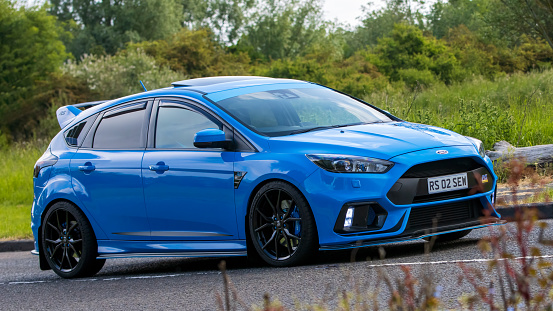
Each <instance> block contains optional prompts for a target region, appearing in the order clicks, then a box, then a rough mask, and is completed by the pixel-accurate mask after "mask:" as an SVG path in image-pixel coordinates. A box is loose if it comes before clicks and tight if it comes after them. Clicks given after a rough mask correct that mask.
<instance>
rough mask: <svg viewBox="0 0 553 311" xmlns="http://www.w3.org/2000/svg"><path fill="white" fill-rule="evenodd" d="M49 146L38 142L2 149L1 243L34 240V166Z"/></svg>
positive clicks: (0, 181) (0, 180)
mask: <svg viewBox="0 0 553 311" xmlns="http://www.w3.org/2000/svg"><path fill="white" fill-rule="evenodd" d="M46 146H47V143H46V142H45V141H41V140H37V141H34V142H30V143H19V144H13V145H11V146H9V147H4V148H2V149H0V176H2V178H0V240H7V239H10V240H11V239H26V238H31V237H32V233H31V227H30V223H31V216H30V215H31V205H32V203H33V166H34V164H35V162H36V161H37V160H38V158H39V157H40V156H41V155H42V153H43V152H44V150H45V149H46Z"/></svg>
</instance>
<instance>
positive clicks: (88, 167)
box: [79, 162, 96, 173]
mask: <svg viewBox="0 0 553 311" xmlns="http://www.w3.org/2000/svg"><path fill="white" fill-rule="evenodd" d="M95 169H96V166H94V165H92V163H90V162H86V163H85V164H84V165H80V166H79V171H83V172H85V173H90V172H92V171H93V170H95Z"/></svg>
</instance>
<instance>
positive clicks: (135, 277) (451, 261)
mask: <svg viewBox="0 0 553 311" xmlns="http://www.w3.org/2000/svg"><path fill="white" fill-rule="evenodd" d="M546 258H553V255H543V256H526V257H515V258H513V260H522V259H546ZM493 260H494V259H488V258H481V259H461V260H442V261H422V262H400V263H385V264H379V265H367V268H379V267H397V266H421V265H436V264H455V263H471V262H490V261H493ZM497 260H498V261H503V260H506V259H505V258H500V259H497ZM334 266H335V265H330V266H329V267H334ZM315 269H321V268H320V267H315ZM186 274H188V273H186V272H185V273H182V274H167V275H143V276H129V277H125V278H124V279H125V280H137V279H160V278H171V277H177V276H184V275H186ZM196 274H215V272H211V273H210V272H198V273H196ZM217 274H221V272H220V271H219V272H217ZM121 279H123V278H105V279H84V280H72V282H95V281H116V280H121ZM56 281H58V280H53V281H26V282H8V283H0V285H5V284H7V285H21V284H38V283H53V282H56Z"/></svg>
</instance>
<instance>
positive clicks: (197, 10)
mask: <svg viewBox="0 0 553 311" xmlns="http://www.w3.org/2000/svg"><path fill="white" fill-rule="evenodd" d="M257 3H258V1H257V0H182V4H183V8H184V24H185V25H186V26H187V27H188V28H190V29H196V30H197V29H202V28H209V29H211V30H212V32H213V33H214V34H215V38H216V39H217V40H218V41H219V42H221V43H223V44H235V43H236V40H237V39H238V38H239V37H240V36H241V35H242V34H243V31H244V28H245V26H246V25H247V24H248V23H249V21H250V18H251V15H252V14H253V10H254V8H255V7H256V4H257Z"/></svg>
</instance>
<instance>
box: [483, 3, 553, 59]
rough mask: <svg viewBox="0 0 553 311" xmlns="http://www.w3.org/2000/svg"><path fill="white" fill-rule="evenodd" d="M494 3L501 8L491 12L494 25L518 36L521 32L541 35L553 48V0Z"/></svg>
mask: <svg viewBox="0 0 553 311" xmlns="http://www.w3.org/2000/svg"><path fill="white" fill-rule="evenodd" d="M494 4H495V5H496V8H500V9H496V10H493V11H492V12H490V14H489V15H490V21H491V23H492V24H493V25H494V26H496V27H501V28H504V29H505V31H506V32H508V34H511V35H512V34H513V33H514V34H516V35H517V37H518V38H521V37H522V36H521V34H526V35H529V36H533V37H539V38H541V39H543V40H544V41H545V42H547V44H549V46H550V47H551V48H552V49H553V1H551V0H494ZM517 43H520V42H517Z"/></svg>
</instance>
